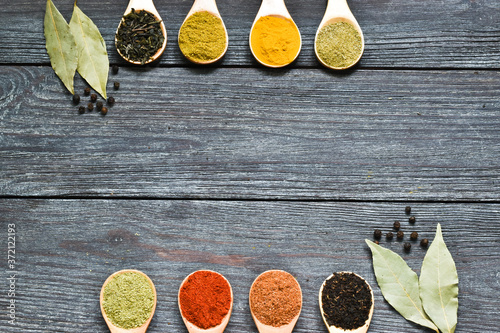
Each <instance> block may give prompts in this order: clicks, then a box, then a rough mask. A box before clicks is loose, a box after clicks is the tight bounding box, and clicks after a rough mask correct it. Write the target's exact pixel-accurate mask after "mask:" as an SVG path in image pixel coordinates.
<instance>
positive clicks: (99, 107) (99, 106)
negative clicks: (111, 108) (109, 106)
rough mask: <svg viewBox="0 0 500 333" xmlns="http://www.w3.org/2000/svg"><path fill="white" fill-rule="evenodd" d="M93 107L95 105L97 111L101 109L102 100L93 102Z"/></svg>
mask: <svg viewBox="0 0 500 333" xmlns="http://www.w3.org/2000/svg"><path fill="white" fill-rule="evenodd" d="M95 107H96V109H97V111H101V110H102V102H101V101H99V102H97V103H96V104H95Z"/></svg>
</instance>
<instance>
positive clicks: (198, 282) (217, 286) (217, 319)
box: [179, 271, 232, 329]
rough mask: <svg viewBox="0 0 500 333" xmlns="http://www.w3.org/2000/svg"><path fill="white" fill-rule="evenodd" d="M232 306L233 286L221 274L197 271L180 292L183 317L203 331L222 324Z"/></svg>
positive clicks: (188, 278)
mask: <svg viewBox="0 0 500 333" xmlns="http://www.w3.org/2000/svg"><path fill="white" fill-rule="evenodd" d="M231 304H232V294H231V286H230V285H229V283H228V282H227V280H226V279H225V278H224V277H223V276H222V275H220V274H219V273H216V272H212V271H196V272H194V273H192V274H191V275H189V276H188V277H187V278H186V280H185V281H184V283H183V284H182V286H181V288H180V290H179V307H180V310H181V313H182V316H183V317H184V318H185V319H186V320H187V321H189V322H190V323H192V324H194V325H196V326H198V327H199V328H202V329H208V328H211V327H215V326H218V325H220V324H221V322H222V320H223V319H224V317H225V316H226V315H227V314H228V312H229V310H230V308H231Z"/></svg>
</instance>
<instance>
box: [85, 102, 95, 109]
mask: <svg viewBox="0 0 500 333" xmlns="http://www.w3.org/2000/svg"><path fill="white" fill-rule="evenodd" d="M87 109H89V111H92V110H94V104H92V103H89V104H87Z"/></svg>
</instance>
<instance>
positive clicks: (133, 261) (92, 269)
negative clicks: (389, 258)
mask: <svg viewBox="0 0 500 333" xmlns="http://www.w3.org/2000/svg"><path fill="white" fill-rule="evenodd" d="M412 209H413V210H412V212H413V214H415V216H416V217H417V223H416V224H415V225H414V226H410V225H409V224H408V222H404V221H405V219H406V218H407V216H406V215H405V213H404V204H401V203H399V204H398V203H393V204H387V203H368V204H364V203H312V202H309V203H304V202H299V203H296V202H250V201H230V202H227V201H203V200H194V201H177V200H173V201H172V200H171V201H162V200H160V201H158V200H155V201H149V200H139V201H136V200H38V199H37V200H17V199H7V200H6V199H3V200H0V216H2V220H1V221H2V222H1V225H0V227H1V228H2V230H4V231H3V232H4V235H5V232H6V231H5V229H6V224H7V223H15V225H16V237H17V244H16V256H17V262H18V264H17V265H18V283H17V293H16V302H17V314H18V321H17V325H16V326H15V327H12V326H10V325H9V326H6V323H5V316H2V317H1V319H0V326H2V327H8V328H9V331H8V332H23V333H27V332H49V331H50V332H82V333H83V332H89V333H90V332H92V333H96V332H107V328H106V327H105V324H104V321H103V319H102V318H101V315H100V312H99V291H100V287H101V285H102V283H103V282H104V280H105V279H106V278H107V276H109V275H110V274H111V273H113V272H115V271H117V270H120V269H126V268H134V269H139V270H142V271H144V272H145V273H147V274H148V275H149V276H150V277H151V278H152V280H153V281H154V282H155V285H156V288H157V290H158V307H157V312H156V315H155V317H154V318H153V322H152V325H151V327H150V331H151V332H167V331H168V332H186V330H185V329H184V327H183V324H182V320H181V318H180V315H179V312H178V307H177V299H176V297H177V292H178V288H179V285H180V283H181V281H182V280H183V279H184V277H185V276H187V275H188V274H189V273H191V272H192V271H194V270H197V269H213V270H216V271H218V272H220V273H222V274H223V275H225V276H226V277H227V278H228V279H229V281H230V283H231V285H232V286H233V291H234V295H235V296H234V298H235V304H234V309H233V315H232V317H231V320H230V322H229V326H228V328H227V332H233V333H234V332H256V329H255V326H254V324H253V322H252V319H251V316H250V312H249V309H248V291H249V288H250V285H251V283H252V281H253V279H255V277H256V276H257V275H259V274H260V273H262V272H263V271H265V270H267V269H284V270H286V271H288V272H290V273H292V274H293V275H294V276H295V277H296V278H297V279H298V281H299V283H300V284H301V287H302V291H303V294H304V307H303V311H302V314H301V317H300V319H299V321H298V324H297V327H296V329H295V330H294V332H297V333H300V332H304V333H305V332H325V331H326V329H325V328H324V327H323V323H322V321H321V316H320V314H319V307H318V304H317V293H318V290H319V287H320V285H321V283H322V281H323V279H325V278H326V277H327V276H328V275H329V274H331V273H332V272H334V271H341V270H351V271H354V272H356V273H358V274H360V275H361V276H363V277H365V278H366V279H367V281H368V282H369V283H370V284H371V285H372V287H373V289H374V293H375V312H374V318H373V321H372V326H371V328H370V331H372V332H387V333H389V332H397V333H400V332H408V333H410V332H415V333H417V332H424V331H425V329H423V328H421V327H418V326H416V325H413V324H411V323H409V322H407V321H405V320H404V319H403V318H402V317H401V316H400V315H399V314H398V313H397V312H396V311H394V310H393V309H392V308H391V307H390V306H389V304H388V303H386V302H385V301H384V300H383V297H382V295H381V292H380V289H379V287H378V285H377V283H376V280H375V277H374V275H373V268H372V264H371V256H370V252H369V250H368V248H367V246H366V244H365V243H364V239H365V238H369V239H371V237H372V235H373V230H374V229H375V228H380V229H382V230H384V232H386V231H388V230H390V229H391V227H392V222H393V221H394V220H395V219H400V220H401V221H402V230H404V231H406V232H407V234H408V233H409V232H410V231H414V230H416V231H418V232H419V234H420V237H421V238H422V237H427V238H430V239H432V238H433V236H434V232H435V228H436V224H437V222H440V223H441V224H442V227H443V235H444V238H445V241H446V243H447V246H448V248H449V250H450V252H451V253H452V255H453V257H454V259H455V261H456V265H457V269H458V275H459V279H460V284H459V287H460V296H459V297H460V307H459V324H458V327H457V330H456V332H457V333H460V332H477V331H481V332H496V331H497V329H498V323H497V320H496V314H497V312H498V307H499V306H500V301H499V295H500V280H499V279H500V271H499V268H498V267H500V247H499V242H498V239H500V230H499V228H498V226H497V222H498V221H497V218H498V214H499V213H500V205H497V204H413V205H412ZM6 241H7V237H1V238H0V245H1V247H2V248H6ZM381 245H383V246H387V247H389V248H391V249H392V250H393V251H395V252H397V253H399V254H401V255H402V256H403V257H404V258H405V259H406V260H407V262H408V264H409V265H410V267H412V268H413V269H415V270H416V271H417V273H419V269H420V265H421V263H422V260H423V257H424V254H425V251H424V250H423V249H421V248H420V246H418V245H416V244H414V246H413V248H412V250H411V253H410V254H404V253H403V251H402V243H400V242H397V241H393V242H391V243H387V242H386V241H385V240H383V241H382V242H381ZM6 274H7V272H5V271H2V272H1V273H0V277H2V279H3V278H4V277H6ZM6 297H7V296H6V293H1V294H0V304H1V305H2V309H4V308H5V307H4V306H3V305H5V304H6V301H7V298H6Z"/></svg>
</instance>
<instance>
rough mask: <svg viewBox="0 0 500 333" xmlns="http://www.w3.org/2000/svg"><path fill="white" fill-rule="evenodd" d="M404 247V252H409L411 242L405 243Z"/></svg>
mask: <svg viewBox="0 0 500 333" xmlns="http://www.w3.org/2000/svg"><path fill="white" fill-rule="evenodd" d="M404 249H405V251H406V252H410V250H411V244H410V243H405V245H404Z"/></svg>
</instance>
